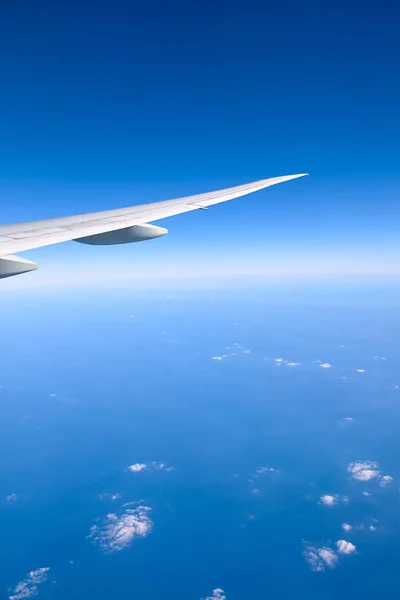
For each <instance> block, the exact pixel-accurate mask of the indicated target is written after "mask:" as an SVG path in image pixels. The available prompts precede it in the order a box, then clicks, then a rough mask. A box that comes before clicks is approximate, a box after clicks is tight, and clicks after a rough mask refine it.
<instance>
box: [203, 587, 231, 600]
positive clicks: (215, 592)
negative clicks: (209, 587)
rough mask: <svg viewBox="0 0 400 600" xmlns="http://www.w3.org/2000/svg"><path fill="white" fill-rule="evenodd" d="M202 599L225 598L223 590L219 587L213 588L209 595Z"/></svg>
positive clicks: (216, 599)
mask: <svg viewBox="0 0 400 600" xmlns="http://www.w3.org/2000/svg"><path fill="white" fill-rule="evenodd" d="M203 600H226V596H225V592H224V590H222V589H221V588H215V590H213V593H212V594H211V596H207V598H203Z"/></svg>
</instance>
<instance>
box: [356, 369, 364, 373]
mask: <svg viewBox="0 0 400 600" xmlns="http://www.w3.org/2000/svg"><path fill="white" fill-rule="evenodd" d="M356 373H365V369H356Z"/></svg>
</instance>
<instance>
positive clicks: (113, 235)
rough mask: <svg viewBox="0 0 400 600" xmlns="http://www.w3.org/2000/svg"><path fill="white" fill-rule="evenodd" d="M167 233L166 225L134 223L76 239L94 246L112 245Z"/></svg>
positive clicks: (140, 240) (149, 238) (150, 238)
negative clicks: (122, 227) (130, 225)
mask: <svg viewBox="0 0 400 600" xmlns="http://www.w3.org/2000/svg"><path fill="white" fill-rule="evenodd" d="M167 233H168V229H165V227H157V226H156V225H148V224H147V223H145V224H144V225H134V226H133V227H125V228H124V229H117V230H116V231H106V232H105V233H97V234H96V235H88V236H86V237H82V238H77V239H76V240H74V241H75V242H79V243H81V244H91V245H92V246H112V245H115V244H132V243H133V242H144V241H145V240H153V239H155V238H158V237H161V236H162V235H165V234H167Z"/></svg>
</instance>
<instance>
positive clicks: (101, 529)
mask: <svg viewBox="0 0 400 600" xmlns="http://www.w3.org/2000/svg"><path fill="white" fill-rule="evenodd" d="M150 512H151V509H150V508H149V507H148V506H138V507H137V508H135V509H127V510H126V511H125V512H124V513H123V514H122V515H121V516H117V515H115V514H113V513H109V514H108V515H107V516H106V518H105V519H104V521H103V522H102V523H101V524H100V525H93V527H91V529H90V534H89V536H88V537H89V539H91V540H92V541H93V544H95V545H96V546H99V548H100V549H101V550H103V552H104V553H106V554H114V553H116V552H120V551H121V550H124V548H127V547H128V546H130V545H131V543H132V541H133V540H134V539H135V538H138V537H141V538H144V537H147V536H148V535H149V533H151V530H152V528H153V523H152V521H151V519H150V517H149V514H150Z"/></svg>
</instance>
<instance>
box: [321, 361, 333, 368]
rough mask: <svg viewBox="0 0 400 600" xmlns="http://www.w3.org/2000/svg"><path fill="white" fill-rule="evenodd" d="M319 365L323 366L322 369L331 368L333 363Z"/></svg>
mask: <svg viewBox="0 0 400 600" xmlns="http://www.w3.org/2000/svg"><path fill="white" fill-rule="evenodd" d="M319 366H320V367H321V369H330V368H331V367H332V365H331V364H329V363H327V362H326V363H321V364H320V365H319Z"/></svg>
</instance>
